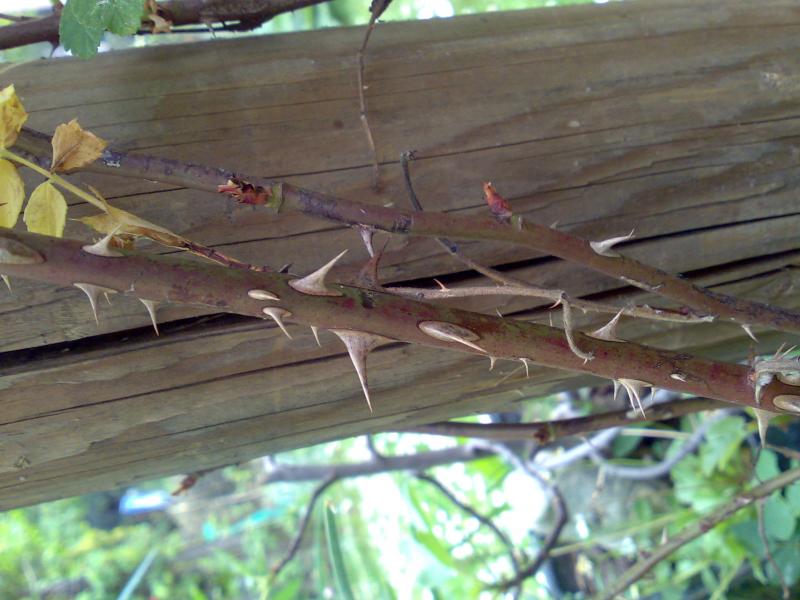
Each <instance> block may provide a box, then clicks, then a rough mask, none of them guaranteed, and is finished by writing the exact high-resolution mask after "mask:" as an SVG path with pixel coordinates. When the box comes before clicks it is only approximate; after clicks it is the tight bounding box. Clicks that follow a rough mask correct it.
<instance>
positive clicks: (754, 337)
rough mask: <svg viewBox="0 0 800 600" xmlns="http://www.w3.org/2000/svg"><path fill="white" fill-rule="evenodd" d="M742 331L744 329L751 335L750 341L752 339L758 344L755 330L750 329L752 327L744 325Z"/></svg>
mask: <svg viewBox="0 0 800 600" xmlns="http://www.w3.org/2000/svg"><path fill="white" fill-rule="evenodd" d="M742 329H744V332H745V333H746V334H747V335H749V336H750V339H751V340H753V341H754V342H756V343H757V342H758V339H757V338H756V336H755V334H754V333H753V330H752V329H751V328H750V325H747V324H743V325H742Z"/></svg>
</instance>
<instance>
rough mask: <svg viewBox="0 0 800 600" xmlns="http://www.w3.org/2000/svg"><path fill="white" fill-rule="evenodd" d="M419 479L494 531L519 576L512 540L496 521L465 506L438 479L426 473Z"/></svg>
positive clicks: (467, 505) (418, 474) (419, 475)
mask: <svg viewBox="0 0 800 600" xmlns="http://www.w3.org/2000/svg"><path fill="white" fill-rule="evenodd" d="M417 479H421V480H422V481H426V482H428V483H429V484H431V485H432V486H434V487H435V488H436V489H438V490H439V491H440V492H441V493H442V495H443V496H445V497H446V498H447V499H448V500H450V502H452V503H453V504H455V505H456V506H457V507H458V508H459V509H461V510H462V511H463V512H465V513H467V514H468V515H470V516H472V517H474V518H475V519H476V520H477V521H478V522H479V523H480V524H481V525H483V526H484V527H486V528H487V529H490V530H491V531H492V533H494V535H495V537H497V539H498V540H500V542H501V543H502V544H503V545H504V546H505V547H506V550H507V551H508V558H509V560H510V561H511V565H512V567H513V569H514V574H515V576H516V575H518V574H519V572H520V570H519V561H518V560H517V556H516V553H515V552H514V544H512V543H511V540H509V539H508V537H507V536H506V534H504V533H503V532H502V531H500V529H499V528H498V527H497V525H495V524H494V521H492V520H491V519H490V518H488V517H486V516H484V515H482V514H481V513H479V512H478V511H477V510H475V509H474V508H472V507H471V506H470V505H469V504H465V503H464V502H461V501H460V500H459V499H458V498H456V497H455V495H454V494H453V493H452V492H451V491H450V490H449V489H447V487H445V485H444V484H443V483H442V482H441V481H439V480H438V479H436V478H434V477H431V476H430V475H427V474H425V473H417Z"/></svg>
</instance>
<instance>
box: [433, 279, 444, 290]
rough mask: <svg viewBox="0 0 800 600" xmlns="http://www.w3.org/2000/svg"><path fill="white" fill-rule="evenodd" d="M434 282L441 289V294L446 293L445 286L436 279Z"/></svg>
mask: <svg viewBox="0 0 800 600" xmlns="http://www.w3.org/2000/svg"><path fill="white" fill-rule="evenodd" d="M434 281H435V282H436V283H437V285H438V286H439V287H440V288H441V289H442V291H443V292H446V291H447V286H446V285H445V284H443V283H442V282H441V281H439V280H438V279H436V278H434Z"/></svg>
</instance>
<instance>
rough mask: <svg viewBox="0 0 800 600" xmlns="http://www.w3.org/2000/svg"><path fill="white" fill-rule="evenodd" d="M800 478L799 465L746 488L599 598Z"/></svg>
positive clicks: (601, 599)
mask: <svg viewBox="0 0 800 600" xmlns="http://www.w3.org/2000/svg"><path fill="white" fill-rule="evenodd" d="M798 480H800V468H796V469H792V470H791V471H785V472H784V473H781V474H780V475H778V476H777V477H774V478H772V479H770V480H768V481H766V482H765V483H763V484H761V485H759V486H757V487H754V488H752V489H750V490H749V491H746V492H743V493H742V494H741V495H739V496H737V497H735V498H734V499H733V500H731V501H730V502H728V503H727V504H725V505H724V506H722V507H720V508H718V509H717V510H716V511H715V512H714V514H711V515H709V516H707V517H705V518H703V519H700V520H699V521H697V523H696V524H695V526H694V527H687V528H684V529H683V530H682V531H681V532H680V533H679V534H678V535H676V536H675V537H673V538H672V539H670V540H669V541H667V542H666V543H665V544H662V545H661V546H659V547H658V548H656V549H655V550H654V551H653V552H652V553H651V554H649V555H648V556H646V557H644V558H642V560H640V561H638V562H637V563H636V564H634V565H633V566H632V567H631V568H630V569H628V570H627V571H625V572H624V573H622V574H621V575H619V576H618V577H617V578H616V579H615V580H614V583H613V584H612V586H611V587H610V588H609V589H608V590H606V591H605V592H604V593H603V594H602V596H600V597H599V600H612V599H613V598H616V597H617V596H619V595H620V594H622V592H624V591H625V590H626V589H628V588H629V587H630V586H631V585H633V584H634V583H636V582H637V581H638V580H639V579H641V578H642V577H644V576H645V575H646V574H647V573H649V572H650V571H651V570H652V569H653V567H655V566H656V565H657V564H658V563H660V562H661V561H662V560H664V559H666V558H667V557H669V556H670V555H671V554H672V553H673V552H675V551H676V550H678V549H679V548H682V547H683V546H685V545H686V544H688V543H689V542H691V541H693V540H695V539H697V538H699V537H700V536H702V535H703V534H704V533H707V532H709V531H711V530H712V529H713V528H714V527H716V526H717V525H719V524H720V523H722V522H723V521H725V520H727V519H729V518H730V517H732V516H733V515H734V514H736V513H737V512H739V511H740V510H741V509H743V508H746V507H748V506H750V505H751V504H753V502H755V501H756V500H758V499H760V498H765V497H767V496H769V495H770V494H772V493H773V492H775V491H777V490H780V489H782V488H784V487H786V486H787V485H791V484H792V483H794V482H795V481H798Z"/></svg>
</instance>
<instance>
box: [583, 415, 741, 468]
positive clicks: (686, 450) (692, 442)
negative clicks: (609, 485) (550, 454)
mask: <svg viewBox="0 0 800 600" xmlns="http://www.w3.org/2000/svg"><path fill="white" fill-rule="evenodd" d="M730 414H731V411H730V410H720V411H718V412H717V413H716V414H715V415H714V416H712V417H710V418H709V419H706V420H705V421H703V423H702V424H701V425H700V426H699V427H698V428H697V429H695V430H694V432H693V433H692V435H691V436H689V437H688V438H687V439H686V440H685V441H684V442H683V443H682V444H681V446H680V447H679V448H678V450H677V451H676V452H673V453H672V454H670V455H669V456H668V457H667V458H665V459H664V460H663V461H661V462H659V463H656V464H654V465H648V466H645V467H626V466H622V465H615V464H613V463H611V462H609V461H607V460H606V459H604V458H603V457H602V456H601V455H600V453H599V452H597V451H596V450H595V451H594V452H592V453H591V454H590V455H589V456H590V457H591V459H592V461H593V462H594V463H595V464H597V465H600V468H601V469H602V470H603V471H604V472H605V474H606V475H607V476H610V477H619V478H621V479H635V480H638V481H644V480H648V479H658V478H659V477H663V476H664V475H666V474H668V473H669V472H670V471H671V470H672V468H673V467H674V466H675V465H677V464H678V463H679V462H681V461H682V460H683V459H684V458H686V457H687V456H689V455H690V454H691V453H692V452H694V451H695V450H697V448H698V447H699V446H700V444H701V443H702V441H703V438H704V437H705V436H706V433H707V432H708V430H709V428H710V427H711V426H712V425H713V424H714V423H716V422H717V421H719V420H720V419H722V418H724V417H727V416H728V415H730Z"/></svg>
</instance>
